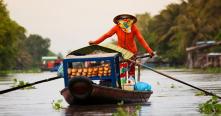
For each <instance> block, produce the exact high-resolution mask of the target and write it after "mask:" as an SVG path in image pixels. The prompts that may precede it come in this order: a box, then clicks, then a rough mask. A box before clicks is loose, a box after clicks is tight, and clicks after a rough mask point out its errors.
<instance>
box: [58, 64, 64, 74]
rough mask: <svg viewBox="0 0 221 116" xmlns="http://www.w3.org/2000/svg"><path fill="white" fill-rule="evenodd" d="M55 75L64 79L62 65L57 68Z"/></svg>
mask: <svg viewBox="0 0 221 116" xmlns="http://www.w3.org/2000/svg"><path fill="white" fill-rule="evenodd" d="M57 75H58V76H61V77H64V70H63V63H61V64H60V65H59V67H58V71H57Z"/></svg>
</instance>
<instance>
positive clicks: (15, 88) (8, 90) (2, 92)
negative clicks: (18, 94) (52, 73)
mask: <svg viewBox="0 0 221 116" xmlns="http://www.w3.org/2000/svg"><path fill="white" fill-rule="evenodd" d="M60 78H62V77H60V76H57V77H52V78H48V79H44V80H40V81H37V82H34V83H28V84H26V85H23V86H18V87H13V88H9V89H5V90H2V91H0V94H4V93H8V92H11V91H15V90H18V89H22V88H24V87H29V86H33V85H36V84H40V83H44V82H48V81H52V80H55V79H60Z"/></svg>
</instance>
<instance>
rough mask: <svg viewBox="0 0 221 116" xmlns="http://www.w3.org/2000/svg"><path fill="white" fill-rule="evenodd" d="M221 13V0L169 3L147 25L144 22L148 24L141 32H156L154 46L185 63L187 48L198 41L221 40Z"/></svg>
mask: <svg viewBox="0 0 221 116" xmlns="http://www.w3.org/2000/svg"><path fill="white" fill-rule="evenodd" d="M220 12H221V1H220V0H187V1H184V0H183V1H181V3H180V4H170V5H168V6H167V8H166V9H164V10H162V11H161V12H160V14H159V15H156V16H154V17H153V18H151V20H149V22H148V23H147V24H144V25H140V26H141V27H142V26H143V27H146V25H148V28H147V29H146V30H141V31H143V32H142V33H150V34H154V41H155V45H154V46H155V48H156V50H157V51H158V53H159V55H160V56H162V57H163V58H164V59H168V61H170V62H173V63H175V64H184V63H185V58H186V48H187V47H190V46H193V45H195V43H196V42H197V41H207V40H220V35H221V34H220V33H221V15H220ZM145 15H146V14H143V16H145ZM147 19H149V18H147Z"/></svg>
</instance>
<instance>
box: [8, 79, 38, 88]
mask: <svg viewBox="0 0 221 116" xmlns="http://www.w3.org/2000/svg"><path fill="white" fill-rule="evenodd" d="M27 84H29V82H25V81H23V80H18V79H16V78H14V79H13V85H12V87H20V86H24V85H27ZM22 89H36V88H35V86H31V85H30V86H28V87H24V88H22Z"/></svg>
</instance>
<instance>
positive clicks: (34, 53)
mask: <svg viewBox="0 0 221 116" xmlns="http://www.w3.org/2000/svg"><path fill="white" fill-rule="evenodd" d="M24 42H25V47H26V50H27V51H28V53H29V54H30V55H31V57H32V60H33V62H32V65H33V66H35V67H38V66H39V65H40V63H41V57H42V56H47V55H48V53H49V52H50V50H49V47H50V39H48V38H42V37H41V36H40V35H36V34H31V35H29V37H28V38H27V39H26V40H25V41H24Z"/></svg>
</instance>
